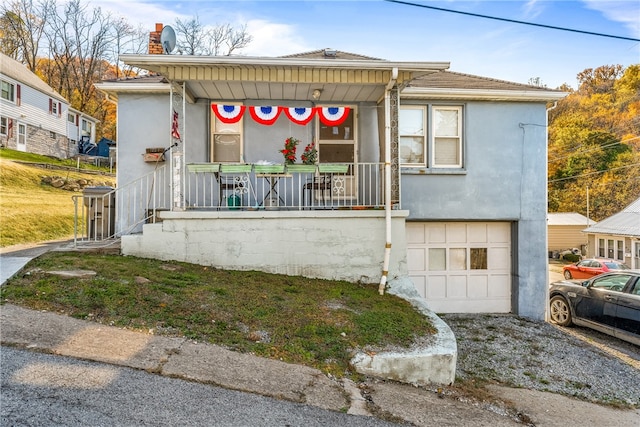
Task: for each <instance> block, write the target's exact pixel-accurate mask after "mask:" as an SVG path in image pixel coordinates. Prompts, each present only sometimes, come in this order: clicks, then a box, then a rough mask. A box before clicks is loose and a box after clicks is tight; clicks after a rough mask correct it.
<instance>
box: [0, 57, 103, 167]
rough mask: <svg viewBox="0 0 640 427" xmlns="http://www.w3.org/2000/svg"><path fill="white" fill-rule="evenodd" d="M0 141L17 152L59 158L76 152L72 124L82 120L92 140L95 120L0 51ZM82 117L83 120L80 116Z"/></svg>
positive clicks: (73, 154) (76, 146)
mask: <svg viewBox="0 0 640 427" xmlns="http://www.w3.org/2000/svg"><path fill="white" fill-rule="evenodd" d="M0 84H1V86H2V92H1V96H0V143H1V144H2V145H3V146H5V147H7V148H12V149H14V150H18V151H25V152H29V153H36V154H43V155H46V156H53V157H58V158H68V157H73V156H75V155H76V154H78V143H77V141H78V136H77V135H78V133H77V132H75V133H74V132H73V126H72V127H69V126H68V125H67V123H70V121H71V120H74V122H75V123H76V125H75V126H78V125H77V123H80V121H77V120H82V121H83V123H84V120H86V121H87V122H88V123H90V125H87V129H90V131H91V132H92V137H93V138H94V139H95V123H96V120H95V119H93V118H92V117H90V116H87V115H85V114H82V113H80V112H77V111H75V110H73V109H70V108H69V102H68V101H67V100H66V99H64V97H62V95H60V94H59V93H58V92H56V91H55V90H53V89H52V88H51V87H50V86H49V85H47V84H46V83H45V82H43V81H42V80H41V79H40V78H39V77H38V76H36V75H35V74H34V73H32V72H31V71H30V70H29V69H28V68H27V67H26V66H24V65H23V64H21V63H20V62H18V61H16V60H14V59H12V58H10V57H8V56H7V55H5V54H3V53H0ZM81 117H82V119H81ZM70 130H71V132H70Z"/></svg>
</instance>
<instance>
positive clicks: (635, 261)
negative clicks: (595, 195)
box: [584, 198, 640, 269]
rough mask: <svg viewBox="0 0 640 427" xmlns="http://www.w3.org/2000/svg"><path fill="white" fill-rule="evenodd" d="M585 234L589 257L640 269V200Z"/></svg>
mask: <svg viewBox="0 0 640 427" xmlns="http://www.w3.org/2000/svg"><path fill="white" fill-rule="evenodd" d="M584 233H586V234H587V238H588V242H589V244H588V253H587V255H588V256H590V257H594V256H595V257H603V258H611V259H615V260H618V261H622V262H624V263H625V264H627V265H628V266H629V267H631V268H635V269H640V198H639V199H637V200H636V201H635V202H633V203H631V204H630V205H629V206H627V207H626V208H624V209H623V210H622V211H620V212H618V213H617V214H615V215H612V216H610V217H609V218H606V219H603V220H602V221H600V222H599V223H597V224H596V225H594V226H592V227H589V228H587V229H585V230H584Z"/></svg>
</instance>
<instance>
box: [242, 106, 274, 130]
mask: <svg viewBox="0 0 640 427" xmlns="http://www.w3.org/2000/svg"><path fill="white" fill-rule="evenodd" d="M281 111H282V107H272V106H262V107H254V106H251V107H249V113H251V117H253V120H255V121H256V122H258V123H260V124H261V125H267V126H271V125H272V124H274V123H275V122H276V120H278V116H279V115H280V112H281Z"/></svg>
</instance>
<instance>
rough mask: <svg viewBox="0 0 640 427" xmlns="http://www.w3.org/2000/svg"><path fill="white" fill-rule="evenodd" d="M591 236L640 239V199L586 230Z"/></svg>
mask: <svg viewBox="0 0 640 427" xmlns="http://www.w3.org/2000/svg"><path fill="white" fill-rule="evenodd" d="M584 231H585V233H591V234H615V235H621V236H634V237H640V198H638V199H637V200H636V201H635V202H633V203H631V204H630V205H629V206H627V207H626V208H624V209H623V210H622V211H620V212H618V213H617V214H615V215H612V216H610V217H609V218H607V219H604V220H602V221H600V222H599V223H598V224H597V225H595V226H593V227H589V228H587V229H586V230H584Z"/></svg>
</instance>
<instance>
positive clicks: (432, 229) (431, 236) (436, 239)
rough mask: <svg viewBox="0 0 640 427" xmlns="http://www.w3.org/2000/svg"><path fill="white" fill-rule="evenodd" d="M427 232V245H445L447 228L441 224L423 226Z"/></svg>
mask: <svg viewBox="0 0 640 427" xmlns="http://www.w3.org/2000/svg"><path fill="white" fill-rule="evenodd" d="M424 227H425V229H426V230H427V237H428V239H427V242H426V243H429V244H434V243H445V242H446V241H447V226H446V225H445V224H443V223H431V224H425V225H424Z"/></svg>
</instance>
